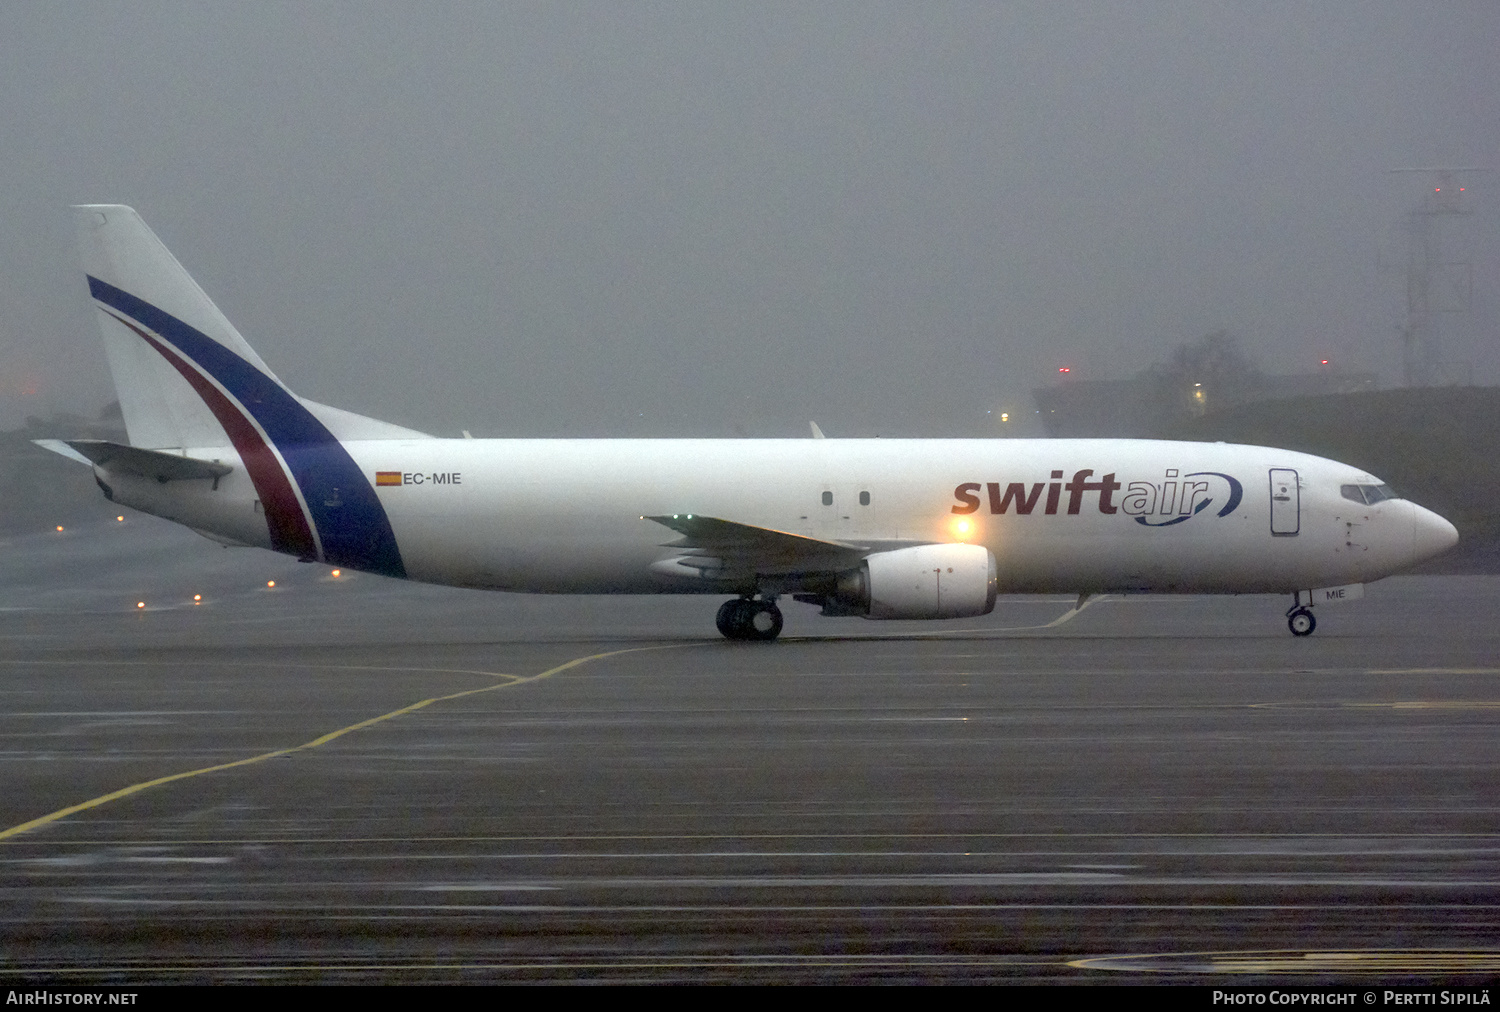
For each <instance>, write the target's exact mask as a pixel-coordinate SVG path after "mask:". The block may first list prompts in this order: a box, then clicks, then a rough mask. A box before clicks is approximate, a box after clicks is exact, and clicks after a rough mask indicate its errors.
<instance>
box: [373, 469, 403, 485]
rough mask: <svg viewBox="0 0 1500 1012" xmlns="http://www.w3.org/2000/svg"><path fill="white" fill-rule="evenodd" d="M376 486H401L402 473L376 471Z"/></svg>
mask: <svg viewBox="0 0 1500 1012" xmlns="http://www.w3.org/2000/svg"><path fill="white" fill-rule="evenodd" d="M375 484H376V485H377V486H379V485H399V484H401V472H400V471H376V472H375Z"/></svg>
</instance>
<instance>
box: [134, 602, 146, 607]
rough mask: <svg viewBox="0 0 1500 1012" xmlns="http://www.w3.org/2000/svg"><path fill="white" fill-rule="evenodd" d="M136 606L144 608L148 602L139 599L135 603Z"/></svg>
mask: <svg viewBox="0 0 1500 1012" xmlns="http://www.w3.org/2000/svg"><path fill="white" fill-rule="evenodd" d="M135 606H136V607H137V608H144V607H146V602H145V601H137V602H136V603H135Z"/></svg>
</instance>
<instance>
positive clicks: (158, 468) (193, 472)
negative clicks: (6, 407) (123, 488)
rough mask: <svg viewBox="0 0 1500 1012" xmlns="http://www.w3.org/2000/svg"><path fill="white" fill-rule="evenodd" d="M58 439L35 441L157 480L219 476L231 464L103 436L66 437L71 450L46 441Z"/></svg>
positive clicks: (94, 461) (119, 469) (75, 456)
mask: <svg viewBox="0 0 1500 1012" xmlns="http://www.w3.org/2000/svg"><path fill="white" fill-rule="evenodd" d="M54 442H62V441H61V440H52V439H39V440H37V444H38V445H39V446H45V447H46V448H47V449H49V450H52V451H53V452H54V453H62V454H63V456H65V457H74V458H75V459H82V460H84V461H86V462H88V463H92V464H98V465H99V466H100V467H103V468H106V469H108V470H111V471H124V472H125V473H127V474H138V475H141V476H142V477H146V478H155V479H156V480H157V481H160V482H168V481H187V480H191V479H194V478H222V477H224V476H225V475H226V474H228V473H229V472H230V471H233V470H234V468H233V467H232V466H230V465H229V464H221V463H219V462H218V461H216V460H198V459H197V458H195V457H179V456H177V455H176V454H175V453H163V452H162V451H160V450H143V449H141V448H140V447H138V446H123V445H121V444H120V443H111V442H109V441H108V440H104V439H70V440H67V441H66V442H64V443H63V445H64V446H67V447H69V448H70V449H71V450H72V451H73V453H64V452H63V451H62V450H59V449H57V447H55V446H50V445H47V444H49V443H54Z"/></svg>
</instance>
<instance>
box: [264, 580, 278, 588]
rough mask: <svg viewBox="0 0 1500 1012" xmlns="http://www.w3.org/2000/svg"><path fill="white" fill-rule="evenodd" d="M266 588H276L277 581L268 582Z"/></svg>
mask: <svg viewBox="0 0 1500 1012" xmlns="http://www.w3.org/2000/svg"><path fill="white" fill-rule="evenodd" d="M266 586H267V587H274V586H276V581H275V580H267V581H266Z"/></svg>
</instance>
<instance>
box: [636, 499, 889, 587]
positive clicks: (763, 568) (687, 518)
mask: <svg viewBox="0 0 1500 1012" xmlns="http://www.w3.org/2000/svg"><path fill="white" fill-rule="evenodd" d="M641 519H643V520H651V521H653V522H655V523H658V524H661V525H662V526H663V527H666V528H668V529H670V530H673V531H676V532H677V533H678V534H681V535H682V540H680V541H675V542H672V543H671V544H669V545H666V546H664V547H669V548H678V549H683V555H681V556H679V557H678V558H676V559H672V560H670V564H671V565H672V566H674V567H683V568H686V569H689V570H697V571H699V573H700V574H701V575H703V576H706V577H729V576H732V575H740V574H745V573H749V574H752V575H753V574H772V573H807V572H817V571H822V570H829V571H834V572H837V571H839V570H844V569H850V568H852V567H853V566H856V565H858V564H859V560H860V559H863V558H864V557H865V556H866V555H868V554H870V546H868V545H855V544H850V543H848V542H844V541H825V540H822V539H819V538H810V537H806V536H805V535H802V534H791V533H789V532H787V531H778V530H773V529H771V528H769V527H756V526H755V525H753V524H742V523H737V522H735V521H733V520H721V519H719V518H718V517H705V516H700V515H698V514H696V513H677V514H673V515H672V516H660V517H642V518H641Z"/></svg>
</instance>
